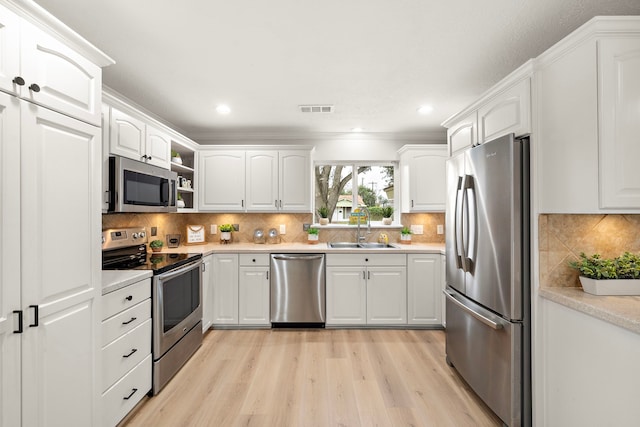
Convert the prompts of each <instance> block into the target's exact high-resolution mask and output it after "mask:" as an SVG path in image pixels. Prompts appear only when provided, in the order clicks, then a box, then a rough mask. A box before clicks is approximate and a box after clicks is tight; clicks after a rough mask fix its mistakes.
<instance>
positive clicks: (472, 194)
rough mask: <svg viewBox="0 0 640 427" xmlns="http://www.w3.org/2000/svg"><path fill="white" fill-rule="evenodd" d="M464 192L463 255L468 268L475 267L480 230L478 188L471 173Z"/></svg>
mask: <svg viewBox="0 0 640 427" xmlns="http://www.w3.org/2000/svg"><path fill="white" fill-rule="evenodd" d="M464 192H465V200H466V208H467V223H468V227H467V230H466V231H467V239H466V241H467V247H466V248H465V251H464V254H463V257H464V258H465V264H466V265H467V268H468V270H467V271H470V270H472V269H473V263H474V260H475V253H476V233H477V231H478V210H477V204H476V190H475V186H474V181H473V177H472V176H471V175H467V176H465V181H464Z"/></svg>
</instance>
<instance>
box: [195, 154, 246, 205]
mask: <svg viewBox="0 0 640 427" xmlns="http://www.w3.org/2000/svg"><path fill="white" fill-rule="evenodd" d="M244 159H245V156H244V152H243V151H211V152H201V153H200V162H199V163H200V165H199V166H200V167H199V169H198V176H199V178H198V185H199V187H198V188H199V193H198V205H199V208H200V210H202V211H227V212H229V211H231V212H238V211H244V209H245V205H244V184H245V163H244Z"/></svg>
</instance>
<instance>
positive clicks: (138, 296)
mask: <svg viewBox="0 0 640 427" xmlns="http://www.w3.org/2000/svg"><path fill="white" fill-rule="evenodd" d="M102 316H103V320H102V367H101V369H100V375H101V384H102V385H101V391H102V425H103V426H105V427H113V426H115V425H116V424H118V422H120V420H122V419H123V418H124V417H125V416H126V415H127V414H128V413H129V411H131V409H133V407H134V406H135V405H136V404H137V403H138V402H139V401H140V400H141V399H142V398H143V397H144V395H145V394H147V393H148V392H149V390H151V360H152V357H151V279H149V278H147V279H144V280H141V281H139V282H136V283H134V284H132V285H129V286H127V287H125V288H121V289H118V290H116V291H114V292H111V293H109V294H106V295H103V296H102Z"/></svg>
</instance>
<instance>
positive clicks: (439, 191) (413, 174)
mask: <svg viewBox="0 0 640 427" xmlns="http://www.w3.org/2000/svg"><path fill="white" fill-rule="evenodd" d="M448 158H449V156H448V150H447V146H446V145H445V144H442V145H435V144H434V145H406V146H404V147H403V148H402V149H401V150H400V174H401V179H402V202H401V203H402V212H434V211H436V212H442V211H444V210H445V202H446V182H445V181H446V168H445V163H446V161H447V159H448Z"/></svg>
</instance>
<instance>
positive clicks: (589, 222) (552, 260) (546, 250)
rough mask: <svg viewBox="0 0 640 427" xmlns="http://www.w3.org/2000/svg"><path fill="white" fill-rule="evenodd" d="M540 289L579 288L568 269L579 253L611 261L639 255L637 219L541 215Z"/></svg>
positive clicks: (639, 223)
mask: <svg viewBox="0 0 640 427" xmlns="http://www.w3.org/2000/svg"><path fill="white" fill-rule="evenodd" d="M538 244H539V251H540V286H541V287H580V282H579V280H578V271H576V270H574V269H572V268H570V267H569V265H568V263H569V262H570V261H573V260H576V259H578V257H579V255H580V252H584V253H585V254H587V255H593V254H595V253H599V254H600V255H602V256H603V257H606V258H613V257H616V256H619V255H621V254H622V253H623V252H625V251H628V252H633V253H638V252H640V215H575V214H571V215H569V214H543V215H540V216H539V217H538Z"/></svg>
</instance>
